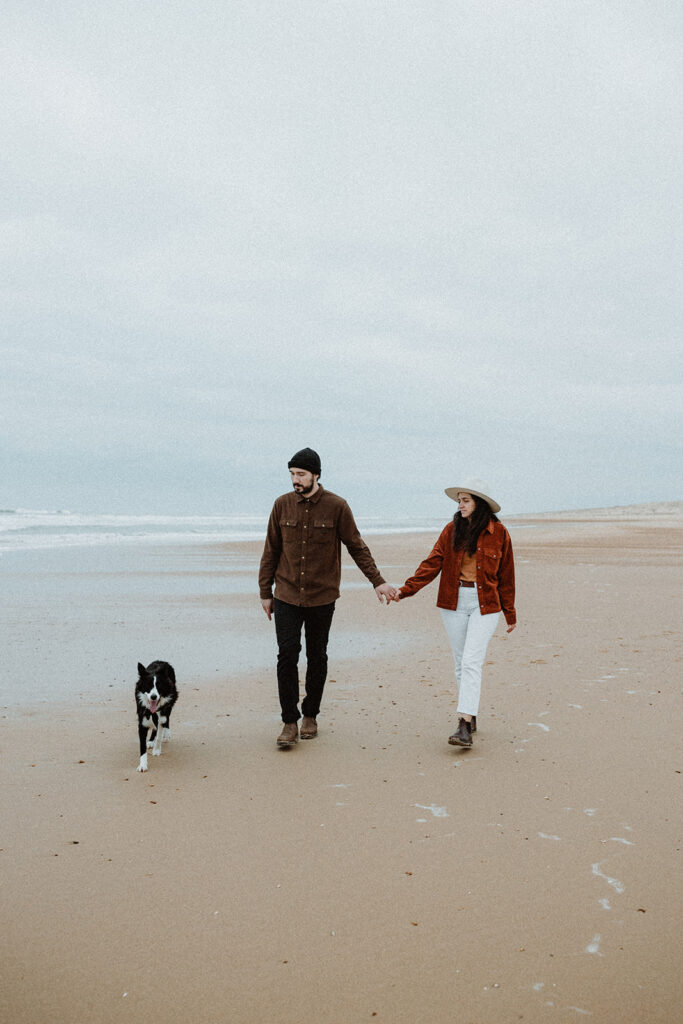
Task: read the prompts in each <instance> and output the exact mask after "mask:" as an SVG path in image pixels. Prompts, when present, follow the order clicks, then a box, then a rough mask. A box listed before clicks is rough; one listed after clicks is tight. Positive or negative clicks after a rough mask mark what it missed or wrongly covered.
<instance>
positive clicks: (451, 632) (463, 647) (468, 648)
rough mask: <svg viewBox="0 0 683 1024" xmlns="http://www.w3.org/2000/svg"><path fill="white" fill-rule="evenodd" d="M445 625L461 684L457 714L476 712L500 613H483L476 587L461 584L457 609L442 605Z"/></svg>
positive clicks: (456, 672) (456, 678)
mask: <svg viewBox="0 0 683 1024" xmlns="http://www.w3.org/2000/svg"><path fill="white" fill-rule="evenodd" d="M441 616H442V618H443V624H444V626H445V627H446V632H447V633H448V639H449V641H450V644H451V648H452V650H453V660H454V661H455V680H456V682H457V684H458V714H459V715H476V714H478V712H479V698H480V695H481V670H482V668H483V666H484V658H485V657H486V649H487V647H488V645H489V640H490V639H491V637H492V636H493V634H494V633H495V630H496V626H497V625H498V620H499V619H500V612H493V613H492V614H490V615H482V614H481V612H480V611H479V599H478V597H477V588H476V587H460V593H459V595H458V607H457V608H456V610H455V611H451V610H450V609H449V608H441Z"/></svg>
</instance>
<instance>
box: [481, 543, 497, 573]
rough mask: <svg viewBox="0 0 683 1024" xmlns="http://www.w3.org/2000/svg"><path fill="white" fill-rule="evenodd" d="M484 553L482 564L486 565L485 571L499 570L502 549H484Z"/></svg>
mask: <svg viewBox="0 0 683 1024" xmlns="http://www.w3.org/2000/svg"><path fill="white" fill-rule="evenodd" d="M482 555H483V559H482V562H481V564H482V565H483V567H484V571H485V572H497V571H498V566H499V564H500V556H501V552H500V549H497V548H493V549H489V550H488V551H487V550H486V549H484V551H482Z"/></svg>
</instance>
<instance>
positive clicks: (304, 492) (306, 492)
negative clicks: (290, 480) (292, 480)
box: [293, 480, 315, 497]
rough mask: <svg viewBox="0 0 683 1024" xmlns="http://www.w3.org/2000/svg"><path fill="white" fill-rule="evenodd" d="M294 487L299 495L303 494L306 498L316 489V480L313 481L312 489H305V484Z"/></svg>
mask: <svg viewBox="0 0 683 1024" xmlns="http://www.w3.org/2000/svg"><path fill="white" fill-rule="evenodd" d="M293 486H294V490H295V491H296V492H297V494H303V496H304V497H306V495H307V494H310V493H311V491H312V490H313V488H314V487H315V480H314V481H313V483H312V484H311V486H310V487H304V486H303V484H294V485H293ZM299 488H301V489H299Z"/></svg>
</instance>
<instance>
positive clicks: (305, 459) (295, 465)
mask: <svg viewBox="0 0 683 1024" xmlns="http://www.w3.org/2000/svg"><path fill="white" fill-rule="evenodd" d="M287 468H288V469H307V470H308V472H309V473H315V474H316V476H320V472H321V470H320V456H319V455H318V453H317V452H314V451H313V449H312V448H302V449H301V451H300V452H296V454H294V455H292V457H291V459H290V460H289V462H288V463H287Z"/></svg>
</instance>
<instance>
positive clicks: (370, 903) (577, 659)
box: [0, 504, 683, 1024]
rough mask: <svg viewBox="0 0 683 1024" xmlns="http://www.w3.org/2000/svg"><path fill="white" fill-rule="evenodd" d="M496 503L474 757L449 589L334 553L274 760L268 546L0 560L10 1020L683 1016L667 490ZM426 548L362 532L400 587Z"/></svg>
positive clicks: (0, 1002)
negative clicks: (578, 509)
mask: <svg viewBox="0 0 683 1024" xmlns="http://www.w3.org/2000/svg"><path fill="white" fill-rule="evenodd" d="M508 525H509V526H510V529H511V533H512V536H513V542H514V546H515V555H516V565H517V577H518V598H517V609H518V618H519V626H518V628H517V630H516V631H515V632H514V633H512V634H510V635H509V636H508V635H507V634H506V633H505V631H504V629H503V626H502V624H501V626H499V629H498V631H497V633H496V635H495V637H494V639H493V641H492V642H491V646H490V647H489V654H488V659H487V665H486V669H485V676H484V686H483V697H482V705H481V709H480V715H479V731H478V732H477V734H476V736H475V746H474V748H473V749H472V750H471V751H459V750H458V749H457V748H453V747H449V746H448V744H447V742H446V741H447V737H448V735H449V733H450V732H451V731H452V730H453V728H454V726H455V725H456V720H455V716H454V712H455V707H456V704H455V700H456V692H455V686H454V682H453V672H452V661H451V654H450V650H449V648H448V646H447V643H446V640H445V636H444V635H443V633H442V626H441V621H440V616H439V614H438V611H437V610H436V608H435V600H436V585H435V584H432V585H431V586H430V587H428V588H426V589H425V590H423V591H422V592H421V593H420V594H419V595H417V596H416V597H415V598H412V599H410V600H408V601H405V602H403V603H401V604H400V605H392V606H391V607H390V608H386V607H383V606H380V605H379V603H378V602H377V601H376V598H375V596H374V594H373V593H372V590H371V589H370V587H369V585H366V584H365V583H364V581H363V580H362V577H360V574H359V573H358V572H357V570H356V569H355V567H354V566H353V565H352V564H350V565H349V567H348V568H346V569H345V572H344V582H345V588H344V591H343V594H342V598H341V599H340V601H339V602H338V605H337V611H336V614H335V622H334V624H333V631H332V641H331V645H330V678H329V682H328V687H327V691H326V701H325V705H324V709H323V713H322V714H321V716H320V720H319V721H320V735H319V737H318V738H317V739H316V740H313V741H308V742H303V741H302V742H300V743H299V744H298V745H297V746H296V747H295V748H294V749H292V750H291V751H288V752H283V751H278V750H277V749H276V747H275V737H276V736H277V733H278V731H279V715H278V710H277V701H276V689H275V681H274V668H273V666H274V660H275V649H274V635H273V627H272V623H268V622H267V620H266V618H265V616H264V615H263V613H262V612H261V610H260V606H259V603H258V598H257V594H256V587H255V584H254V586H253V593H250V592H249V589H250V587H249V580H250V579H251V573H252V571H253V568H254V567H255V564H256V562H257V561H258V555H259V553H260V546H259V545H251V544H243V545H230V546H227V545H226V546H223V547H221V546H217V547H213V548H206V549H204V548H202V549H198V548H193V549H191V548H187V549H179V548H173V549H169V550H168V551H163V550H161V549H154V551H153V552H152V551H151V550H150V551H149V552H147V553H146V554H145V555H144V557H143V556H142V555H140V554H138V556H136V560H135V561H133V560H131V559H129V558H128V556H126V557H125V558H124V556H123V555H120V556H119V555H116V554H112V555H111V556H109V558H108V562H107V565H106V567H105V566H103V565H102V564H101V558H102V556H101V555H98V554H94V553H92V552H91V553H90V554H89V555H88V556H87V557H86V556H85V555H83V556H82V559H81V560H80V561H79V559H78V558H75V557H74V556H72V558H71V561H70V563H69V568H68V570H66V569H65V568H64V565H63V563H60V562H59V559H57V558H55V559H54V560H53V562H52V563H51V564H49V565H45V564H44V563H41V564H38V563H36V564H34V565H33V566H32V568H31V573H32V574H33V575H31V573H28V574H27V573H26V572H25V571H24V570H22V565H21V564H20V563H19V562H18V561H17V560H14V561H13V562H12V564H11V565H10V566H9V567H8V566H3V568H4V569H5V570H10V571H9V575H10V576H12V574H14V576H12V579H13V581H14V585H15V591H14V598H13V599H8V598H6V607H5V609H4V611H5V612H6V614H5V617H4V622H5V626H4V633H5V636H4V644H3V646H4V647H5V648H6V649H7V650H8V651H9V654H8V659H7V662H6V667H7V666H9V670H8V671H7V674H6V676H5V679H4V685H3V697H2V699H0V705H2V711H1V712H0V713H1V714H2V764H3V785H2V822H3V827H2V838H1V839H0V847H1V848H2V849H1V850H0V865H1V867H2V872H1V875H2V881H3V912H4V913H3V917H4V927H3V929H2V939H1V940H0V941H1V943H2V958H1V959H2V969H1V974H0V1010H1V1016H2V1019H3V1020H7V1021H12V1022H13V1024H20V1022H21V1024H23V1022H26V1024H28V1022H31V1024H36V1022H40V1024H43V1022H55V1024H57V1022H59V1024H62V1022H64V1021H70V1022H75V1024H79V1022H83V1024H85V1022H92V1024H99V1022H118V1021H138V1020H147V1021H150V1022H157V1021H158V1022H162V1021H164V1022H165V1021H168V1022H171V1024H173V1022H176V1021H177V1022H180V1021H182V1022H184V1024H187V1022H192V1024H209V1022H211V1024H213V1022H217V1024H218V1022H226V1021H230V1022H239V1024H252V1022H253V1024H260V1022H262V1021H265V1020H277V1021H278V1022H281V1024H290V1022H291V1024H293V1022H295V1021H300V1020H310V1021H315V1022H316V1024H355V1022H362V1021H368V1022H372V1021H377V1022H382V1024H418V1022H419V1024H421V1022H425V1024H441V1022H444V1024H445V1022H450V1021H452V1020H458V1021H463V1022H466V1024H501V1022H508V1021H518V1020H523V1021H525V1022H527V1024H528V1022H537V1021H538V1022H545V1021H558V1022H564V1021H575V1020H576V1021H578V1020H583V1019H593V1020H594V1021H600V1022H609V1024H611V1022H614V1024H617V1022H619V1024H622V1022H623V1021H629V1022H641V1021H642V1022H643V1024H645V1022H647V1024H672V1022H673V1021H675V1020H678V1019H679V1018H680V1007H681V999H682V997H683V987H682V984H681V972H680V963H681V958H682V955H683V941H682V938H681V925H680V922H681V919H682V910H683V907H682V903H683V900H682V899H681V897H682V891H683V883H682V882H681V871H680V786H681V774H680V773H681V770H682V769H683V764H682V759H681V711H680V677H681V650H680V623H679V620H680V611H679V608H680V570H681V552H682V549H683V548H682V543H681V541H682V539H683V529H682V525H683V518H682V517H681V505H675V504H670V505H668V506H658V507H652V508H639V509H633V510H626V511H624V510H618V509H617V510H596V511H594V512H591V513H580V514H575V513H572V514H567V515H565V516H561V515H559V514H558V515H555V516H551V515H549V516H543V517H516V518H514V519H511V520H509V521H508ZM433 539H434V538H433V537H432V536H430V535H402V536H399V537H396V536H391V537H389V536H385V537H373V538H369V544H370V547H371V549H372V551H373V554H374V555H375V558H376V560H377V562H378V564H380V566H381V567H382V569H383V570H384V574H385V576H386V578H387V579H389V580H391V581H392V582H395V583H401V582H403V580H404V579H405V578H406V576H408V575H409V574H410V573H411V572H412V571H413V570H414V568H415V567H416V565H417V564H418V562H419V561H420V559H421V558H422V557H424V556H425V555H426V554H427V552H428V551H429V549H430V547H431V543H432V542H433ZM141 558H142V562H141V560H140V559H141ZM98 560H100V561H99V562H98ZM24 564H25V565H27V564H28V563H24ZM29 577H30V578H29ZM10 582H11V581H10ZM159 657H160V658H166V659H167V660H170V661H172V662H173V663H174V664H175V666H176V669H177V672H178V678H179V688H180V699H179V702H178V705H177V708H176V710H175V711H174V723H173V725H174V728H173V732H174V735H173V739H172V741H171V742H170V743H169V744H168V745H166V746H165V748H164V752H163V754H162V756H161V757H160V758H153V757H150V770H149V771H148V772H147V773H145V774H140V773H138V772H137V771H136V770H135V768H136V765H137V761H138V754H137V736H136V725H135V710H134V705H133V696H132V694H133V686H134V681H135V664H136V663H137V661H138V660H143V661H151V660H153V659H154V658H159Z"/></svg>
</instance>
